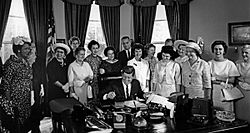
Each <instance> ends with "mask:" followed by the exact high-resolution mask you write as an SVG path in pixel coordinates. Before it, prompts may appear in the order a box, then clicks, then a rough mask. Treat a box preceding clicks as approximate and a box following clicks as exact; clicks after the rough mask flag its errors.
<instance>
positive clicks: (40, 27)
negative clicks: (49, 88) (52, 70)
mask: <svg viewBox="0 0 250 133" xmlns="http://www.w3.org/2000/svg"><path fill="white" fill-rule="evenodd" d="M23 5H24V12H25V15H26V19H27V22H28V27H29V33H30V38H31V40H32V41H33V42H34V43H35V44H36V50H37V58H36V64H39V65H36V66H35V68H34V69H36V70H37V72H38V75H39V77H40V78H41V79H39V80H40V81H41V82H42V83H44V84H46V54H47V39H48V38H47V37H48V27H47V26H48V19H49V16H50V13H51V10H52V0H23Z"/></svg>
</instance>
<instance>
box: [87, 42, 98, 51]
mask: <svg viewBox="0 0 250 133" xmlns="http://www.w3.org/2000/svg"><path fill="white" fill-rule="evenodd" d="M93 45H98V48H99V47H100V44H99V43H98V42H97V41H95V40H92V41H90V42H89V44H88V49H89V50H90V51H91V48H92V46H93Z"/></svg>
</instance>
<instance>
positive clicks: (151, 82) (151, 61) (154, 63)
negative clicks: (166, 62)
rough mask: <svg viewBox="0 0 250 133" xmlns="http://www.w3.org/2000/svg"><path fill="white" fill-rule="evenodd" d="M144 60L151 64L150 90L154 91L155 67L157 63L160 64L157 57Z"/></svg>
mask: <svg viewBox="0 0 250 133" xmlns="http://www.w3.org/2000/svg"><path fill="white" fill-rule="evenodd" d="M144 60H146V61H148V64H149V69H150V86H149V88H150V90H152V87H153V81H152V80H153V77H154V73H155V72H154V71H155V65H156V63H157V62H158V60H157V58H156V57H154V56H153V57H151V58H150V57H148V56H147V57H145V58H144Z"/></svg>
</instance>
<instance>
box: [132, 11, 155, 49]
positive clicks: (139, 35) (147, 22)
mask: <svg viewBox="0 0 250 133" xmlns="http://www.w3.org/2000/svg"><path fill="white" fill-rule="evenodd" d="M133 9H134V39H135V42H138V43H142V44H143V45H145V44H146V43H150V42H151V39H152V33H153V28H154V21H155V15H156V6H149V7H141V6H134V8H133Z"/></svg>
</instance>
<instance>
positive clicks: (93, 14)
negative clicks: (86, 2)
mask: <svg viewBox="0 0 250 133" xmlns="http://www.w3.org/2000/svg"><path fill="white" fill-rule="evenodd" d="M91 40H95V41H97V42H99V43H100V49H99V55H100V56H101V57H104V54H103V51H104V49H105V48H106V41H105V37H104V34H103V31H102V25H101V19H100V11H99V5H96V4H92V5H91V11H90V17H89V24H88V29H87V33H86V38H85V49H86V50H87V54H86V55H88V54H90V51H89V50H88V47H87V44H88V43H89V42H90V41H91Z"/></svg>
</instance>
